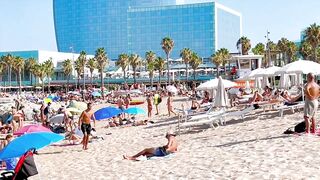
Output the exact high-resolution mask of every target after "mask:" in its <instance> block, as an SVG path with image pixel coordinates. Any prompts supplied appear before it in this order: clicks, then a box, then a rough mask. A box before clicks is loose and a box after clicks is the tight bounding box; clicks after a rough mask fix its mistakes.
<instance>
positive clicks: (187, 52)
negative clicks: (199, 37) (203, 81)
mask: <svg viewBox="0 0 320 180" xmlns="http://www.w3.org/2000/svg"><path fill="white" fill-rule="evenodd" d="M192 53H193V52H192V51H191V49H189V48H183V49H182V50H181V51H180V57H181V58H182V60H183V62H184V63H185V65H186V81H187V82H188V75H189V73H188V69H189V68H188V65H189V63H190V61H191V58H192Z"/></svg>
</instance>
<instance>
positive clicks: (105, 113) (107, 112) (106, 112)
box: [94, 107, 122, 121]
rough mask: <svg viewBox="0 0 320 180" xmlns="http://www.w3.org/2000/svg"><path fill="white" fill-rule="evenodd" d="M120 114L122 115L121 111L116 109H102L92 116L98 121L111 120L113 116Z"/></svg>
mask: <svg viewBox="0 0 320 180" xmlns="http://www.w3.org/2000/svg"><path fill="white" fill-rule="evenodd" d="M121 113H122V111H121V110H120V109H118V108H115V107H105V108H102V109H99V110H98V111H96V112H95V113H94V116H95V118H96V120H98V121H99V120H103V119H108V118H111V117H113V116H117V115H119V114H121Z"/></svg>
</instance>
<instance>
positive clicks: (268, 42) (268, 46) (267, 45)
mask: <svg viewBox="0 0 320 180" xmlns="http://www.w3.org/2000/svg"><path fill="white" fill-rule="evenodd" d="M269 34H270V32H269V31H268V30H267V35H266V36H264V37H265V38H266V39H267V44H266V47H267V53H268V66H269V67H270V66H272V65H273V64H272V60H271V54H270V39H269Z"/></svg>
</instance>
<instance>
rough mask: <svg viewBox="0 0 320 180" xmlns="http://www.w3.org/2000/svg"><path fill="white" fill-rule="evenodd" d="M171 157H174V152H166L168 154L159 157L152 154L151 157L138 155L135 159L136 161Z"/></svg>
mask: <svg viewBox="0 0 320 180" xmlns="http://www.w3.org/2000/svg"><path fill="white" fill-rule="evenodd" d="M171 157H174V153H172V154H168V155H166V156H162V157H159V156H152V157H147V156H139V157H138V158H137V160H138V161H147V160H160V159H164V158H171Z"/></svg>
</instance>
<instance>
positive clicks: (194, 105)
mask: <svg viewBox="0 0 320 180" xmlns="http://www.w3.org/2000/svg"><path fill="white" fill-rule="evenodd" d="M190 109H191V110H194V111H195V110H198V109H200V104H199V103H198V102H197V100H196V98H193V99H192V101H191V108H190Z"/></svg>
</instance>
